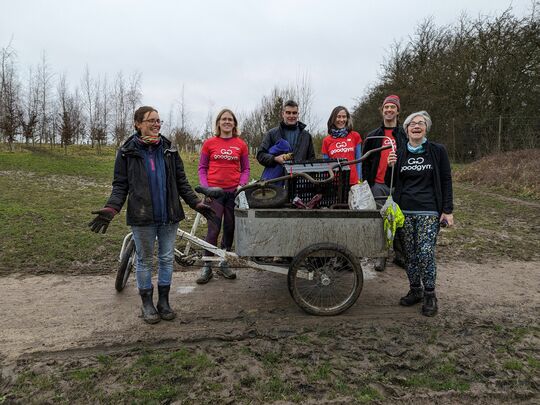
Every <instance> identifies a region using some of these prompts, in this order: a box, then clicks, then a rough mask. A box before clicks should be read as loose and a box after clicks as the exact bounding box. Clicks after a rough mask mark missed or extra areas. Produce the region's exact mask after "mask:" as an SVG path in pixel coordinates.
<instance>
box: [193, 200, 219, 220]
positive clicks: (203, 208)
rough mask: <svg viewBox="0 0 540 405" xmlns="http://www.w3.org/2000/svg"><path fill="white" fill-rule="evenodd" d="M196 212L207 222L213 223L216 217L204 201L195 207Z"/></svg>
mask: <svg viewBox="0 0 540 405" xmlns="http://www.w3.org/2000/svg"><path fill="white" fill-rule="evenodd" d="M194 209H195V211H197V212H199V213H200V214H201V215H202V216H203V217H205V218H206V220H207V221H212V220H213V219H214V217H215V215H216V212H215V211H214V210H213V209H212V207H210V206H209V205H208V204H206V203H205V202H203V201H200V202H198V203H197V205H196V206H195V208H194Z"/></svg>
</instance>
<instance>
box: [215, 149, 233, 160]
mask: <svg viewBox="0 0 540 405" xmlns="http://www.w3.org/2000/svg"><path fill="white" fill-rule="evenodd" d="M219 153H220V154H215V155H214V160H239V159H238V156H235V155H233V153H234V152H233V151H232V150H231V149H225V148H223V149H221V150H220V151H219Z"/></svg>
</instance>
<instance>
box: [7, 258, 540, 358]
mask: <svg viewBox="0 0 540 405" xmlns="http://www.w3.org/2000/svg"><path fill="white" fill-rule="evenodd" d="M238 275H239V277H238V279H237V280H234V281H229V280H225V279H220V278H216V277H217V276H215V278H214V279H213V280H212V281H211V282H210V283H209V284H207V285H204V286H199V285H197V284H195V282H194V280H195V278H196V271H195V269H193V270H191V271H186V272H175V276H174V291H173V294H172V297H171V298H172V303H171V305H173V307H174V308H175V309H177V310H178V312H179V318H178V319H176V320H175V321H173V322H161V323H159V324H157V325H155V326H149V325H146V324H144V323H143V322H142V321H141V319H140V318H138V311H139V309H138V308H139V297H138V295H137V291H136V289H135V286H134V282H133V280H130V283H129V284H128V286H127V287H126V289H125V290H124V291H123V292H122V293H116V292H115V290H114V276H113V274H111V275H110V276H84V277H83V276H81V277H73V276H39V277H27V278H23V277H17V276H12V277H6V278H3V279H2V284H3V288H2V291H3V292H2V302H3V303H4V308H7V309H8V310H6V311H3V314H2V317H1V318H0V356H1V357H0V359H3V363H4V364H10V363H12V362H13V361H15V360H16V359H18V358H28V357H35V356H37V357H45V358H47V357H53V358H54V357H57V356H59V357H62V356H71V355H74V354H75V353H81V355H85V354H86V355H88V354H91V353H92V352H96V353H97V352H108V351H118V350H123V349H126V348H129V347H130V346H133V345H136V344H141V343H145V344H149V345H160V344H162V345H167V342H177V341H184V342H190V341H191V342H193V341H203V340H205V339H224V340H234V339H242V338H249V337H250V336H256V335H272V336H275V337H279V336H287V335H290V334H292V333H296V332H298V331H301V330H305V329H306V328H308V329H309V328H316V327H320V326H324V327H332V326H333V325H334V326H335V325H340V324H344V323H345V324H354V325H362V324H369V325H370V326H372V327H373V326H375V327H377V325H378V324H380V325H381V326H384V325H386V326H388V324H392V323H393V322H405V323H409V324H412V325H414V324H415V323H417V322H419V323H428V324H429V323H432V324H437V323H440V322H441V321H443V320H444V321H445V322H452V321H455V322H458V323H460V322H465V321H467V320H471V319H474V320H479V321H489V322H495V323H496V322H504V321H505V320H516V321H519V322H520V323H526V324H527V323H531V322H532V323H533V324H536V325H537V318H536V317H537V316H538V314H539V313H540V311H539V309H540V263H538V262H524V263H492V264H484V265H478V264H470V263H443V264H441V265H439V273H438V297H439V302H440V313H439V315H438V316H437V317H435V318H433V319H428V318H425V317H423V316H421V315H420V314H419V307H414V308H403V307H400V306H398V305H396V303H397V302H398V300H399V297H400V296H401V295H402V294H403V293H404V292H406V289H407V287H406V286H407V283H406V276H405V274H404V272H403V270H401V269H400V268H398V267H395V266H392V265H390V266H389V267H388V268H387V270H386V271H385V272H383V273H375V272H373V271H371V270H366V271H365V278H366V279H365V282H364V289H363V291H362V294H361V295H360V298H359V300H358V301H357V303H356V304H355V305H354V306H353V307H352V308H351V309H350V310H348V311H347V312H346V313H344V314H342V315H340V316H336V317H329V318H328V317H325V318H321V317H315V316H310V315H307V314H305V313H304V312H302V311H301V310H300V309H299V308H298V307H297V305H296V304H295V303H294V301H293V300H292V299H291V297H290V296H289V293H288V290H287V285H286V277H285V276H282V275H279V274H272V273H269V272H259V271H255V270H251V269H240V270H238Z"/></svg>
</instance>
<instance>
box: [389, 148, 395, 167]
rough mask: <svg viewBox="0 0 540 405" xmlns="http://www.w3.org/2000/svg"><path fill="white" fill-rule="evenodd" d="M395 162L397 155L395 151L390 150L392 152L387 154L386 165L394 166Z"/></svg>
mask: <svg viewBox="0 0 540 405" xmlns="http://www.w3.org/2000/svg"><path fill="white" fill-rule="evenodd" d="M396 162H397V155H396V152H394V151H392V152H390V154H389V155H388V166H390V167H394V165H395V164H396Z"/></svg>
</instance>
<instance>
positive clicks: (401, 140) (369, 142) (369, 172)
mask: <svg viewBox="0 0 540 405" xmlns="http://www.w3.org/2000/svg"><path fill="white" fill-rule="evenodd" d="M392 135H393V136H394V139H395V140H396V144H397V145H396V147H397V149H398V150H399V149H401V148H403V147H405V146H406V145H407V134H406V133H405V130H404V129H403V127H402V126H401V125H399V124H398V125H397V126H396V127H395V128H394V130H393V131H392ZM376 136H384V125H382V126H380V127H379V128H377V129H374V130H373V131H371V132H370V133H369V134H367V136H366V138H365V139H364V141H363V142H362V153H366V152H367V151H369V150H371V149H376V148H380V147H381V146H382V141H383V139H382V138H374V137H376ZM370 138H372V139H370ZM380 160H381V154H380V153H376V154H374V155H372V156H370V157H369V158H368V159H367V160H364V161H363V162H362V178H363V179H364V180H367V181H368V183H369V185H370V186H373V184H375V177H376V176H377V170H378V168H379V161H380ZM389 172H390V168H388V169H387V170H386V174H388V173H389ZM386 185H387V186H388V187H390V183H389V182H388V183H387V184H386Z"/></svg>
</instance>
